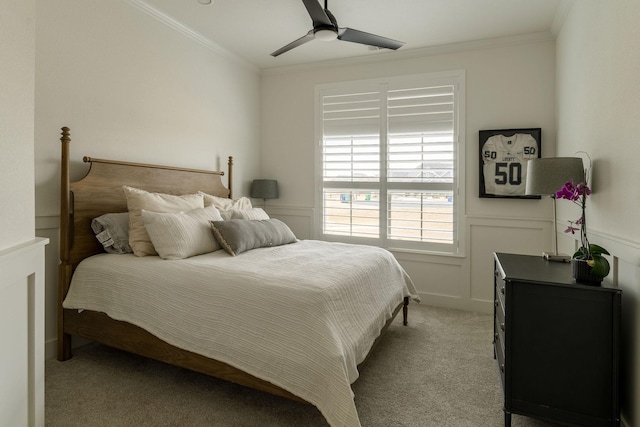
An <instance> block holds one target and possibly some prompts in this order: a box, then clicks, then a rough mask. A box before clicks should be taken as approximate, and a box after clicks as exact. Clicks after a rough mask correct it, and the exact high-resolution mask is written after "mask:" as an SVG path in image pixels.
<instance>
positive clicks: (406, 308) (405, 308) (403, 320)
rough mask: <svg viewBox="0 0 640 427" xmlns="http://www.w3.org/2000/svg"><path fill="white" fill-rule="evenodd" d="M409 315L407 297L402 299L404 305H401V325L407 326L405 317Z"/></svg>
mask: <svg viewBox="0 0 640 427" xmlns="http://www.w3.org/2000/svg"><path fill="white" fill-rule="evenodd" d="M408 314H409V297H404V304H403V305H402V324H403V325H404V326H407V316H408Z"/></svg>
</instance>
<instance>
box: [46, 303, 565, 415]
mask: <svg viewBox="0 0 640 427" xmlns="http://www.w3.org/2000/svg"><path fill="white" fill-rule="evenodd" d="M399 317H401V316H399ZM491 325H492V317H491V316H490V315H485V314H477V313H468V312H463V311H457V310H450V309H444V308H434V307H429V306H426V305H424V304H419V305H416V304H412V305H411V307H410V310H409V326H406V327H405V326H402V324H401V322H400V319H399V318H398V319H396V321H395V322H394V323H393V324H392V325H391V327H390V328H389V330H388V331H387V333H386V335H385V336H384V338H383V339H382V340H381V341H380V343H379V345H378V346H377V347H376V348H375V350H374V352H373V354H372V355H371V357H370V358H369V360H368V361H367V363H366V364H365V365H364V366H363V367H362V369H361V375H360V378H359V379H358V381H356V382H355V383H354V385H353V391H354V393H355V396H356V397H355V400H356V406H357V408H358V413H359V415H360V421H361V423H362V426H363V427H374V426H375V427H392V426H393V427H395V426H407V427H413V426H416V427H425V426H426V427H430V426H434V427H436V426H437V427H465V426H469V427H477V426H496V427H497V426H502V425H504V416H503V412H502V390H501V387H500V382H499V377H498V371H497V367H496V362H495V360H494V359H493V350H492V344H491V339H492V333H493V331H492V326H491ZM45 417H46V425H47V426H51V427H55V426H61V427H62V426H64V427H72V426H223V427H227V426H228V427H240V426H261V427H262V426H267V427H269V426H274V427H275V426H286V427H301V426H305V427H315V426H324V427H326V426H327V423H326V422H325V420H324V418H323V417H322V415H321V414H320V413H319V411H318V410H317V409H315V407H313V406H310V405H304V404H300V403H296V402H293V401H289V400H287V399H284V398H279V397H275V396H271V395H269V394H266V393H262V392H258V391H254V390H250V389H247V388H244V387H241V386H237V385H234V384H230V383H227V382H224V381H220V380H217V379H214V378H210V377H207V376H205V375H201V374H197V373H194V372H191V371H187V370H184V369H180V368H175V367H172V366H168V365H166V364H163V363H159V362H155V361H152V360H148V359H145V358H142V357H138V356H134V355H131V354H127V353H124V352H121V351H118V350H114V349H111V348H108V347H104V346H100V345H94V344H90V345H87V346H85V347H82V348H79V349H76V351H75V353H74V357H73V358H72V359H71V360H69V361H66V362H62V363H61V362H58V361H56V360H49V361H47V363H46V410H45ZM512 425H513V426H514V427H523V426H527V427H534V426H535V427H543V426H552V425H553V424H549V423H545V422H542V421H538V420H534V419H531V418H527V417H523V416H518V415H514V416H513V424H512Z"/></svg>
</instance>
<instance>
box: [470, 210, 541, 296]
mask: <svg viewBox="0 0 640 427" xmlns="http://www.w3.org/2000/svg"><path fill="white" fill-rule="evenodd" d="M551 226H552V224H551V223H550V222H548V221H540V220H533V219H507V218H470V219H469V224H468V227H469V252H468V253H469V254H470V255H471V256H470V260H469V261H470V291H471V292H470V296H469V297H470V299H472V300H474V301H482V302H485V303H488V304H493V253H494V252H508V253H517V254H526V255H540V256H542V252H543V250H544V249H546V250H550V249H551V247H552V244H551V243H550V242H551V236H552V234H553V232H552V230H551Z"/></svg>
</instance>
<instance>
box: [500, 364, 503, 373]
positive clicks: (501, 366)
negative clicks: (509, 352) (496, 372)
mask: <svg viewBox="0 0 640 427" xmlns="http://www.w3.org/2000/svg"><path fill="white" fill-rule="evenodd" d="M500 372H503V373H504V363H501V364H500Z"/></svg>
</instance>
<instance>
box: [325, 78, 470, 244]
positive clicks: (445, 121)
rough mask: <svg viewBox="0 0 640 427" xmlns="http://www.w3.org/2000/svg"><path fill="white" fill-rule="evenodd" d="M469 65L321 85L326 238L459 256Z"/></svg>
mask: <svg viewBox="0 0 640 427" xmlns="http://www.w3.org/2000/svg"><path fill="white" fill-rule="evenodd" d="M463 85H464V74H463V72H452V73H446V74H437V75H420V76H410V77H402V78H395V79H384V80H375V81H372V80H367V81H363V82H348V83H338V84H329V85H322V86H320V87H318V89H317V91H316V95H317V96H316V100H317V104H316V107H317V108H316V116H317V132H318V140H319V152H318V156H317V158H318V171H319V173H318V176H320V181H321V183H320V185H319V189H320V190H319V194H318V201H319V206H321V208H320V209H319V212H318V216H319V218H318V224H319V227H320V230H319V233H320V236H321V238H323V239H325V240H338V241H346V242H355V243H366V244H373V245H379V246H382V247H389V248H405V249H416V250H424V251H433V252H443V253H449V254H457V253H458V252H459V238H458V230H459V229H460V225H461V221H460V218H459V213H460V212H462V211H463V210H462V208H461V207H462V203H461V201H462V199H463V197H462V195H461V194H460V192H459V183H460V182H461V177H462V176H463V174H462V171H463V170H464V168H463V167H462V161H463V158H464V157H463V155H462V150H461V147H462V146H463V144H462V143H461V141H460V135H459V134H458V129H463V128H464V127H463V123H461V114H460V112H461V111H464V108H463V104H462V103H463V96H462V95H463V93H464V91H463V90H462V89H461V88H463Z"/></svg>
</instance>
